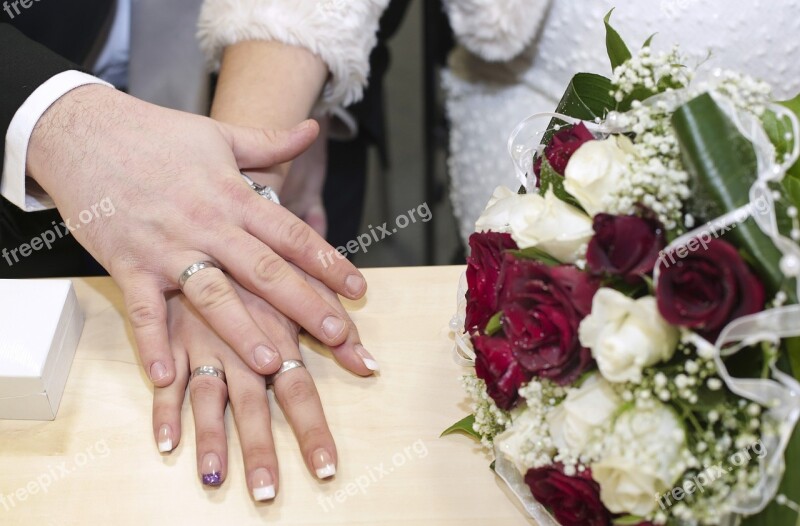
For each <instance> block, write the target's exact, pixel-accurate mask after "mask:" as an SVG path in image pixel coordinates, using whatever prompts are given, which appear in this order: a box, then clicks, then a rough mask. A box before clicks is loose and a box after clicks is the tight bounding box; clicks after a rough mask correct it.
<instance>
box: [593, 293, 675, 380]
mask: <svg viewBox="0 0 800 526" xmlns="http://www.w3.org/2000/svg"><path fill="white" fill-rule="evenodd" d="M578 336H579V337H580V340H581V345H583V346H584V347H587V348H589V349H591V350H592V356H594V359H595V360H597V366H598V368H599V369H600V373H601V374H602V375H603V376H604V377H605V378H606V379H607V380H609V381H611V382H638V381H640V380H641V378H642V369H643V368H645V367H650V366H652V365H655V364H657V363H659V362H662V361H667V360H669V359H670V358H672V355H673V354H674V353H675V347H676V345H677V344H678V336H679V333H678V330H677V329H676V328H675V327H673V326H672V325H670V324H669V323H667V322H666V320H664V318H662V317H661V314H660V313H659V312H658V306H657V305H656V299H655V298H653V297H652V296H646V297H644V298H640V299H638V300H634V299H631V298H629V297H627V296H625V295H624V294H622V293H620V292H617V291H616V290H614V289H609V288H602V289H600V290H598V291H597V294H595V296H594V300H593V301H592V313H591V314H590V315H589V316H587V317H586V318H584V319H583V321H582V322H581V325H580V327H579V328H578Z"/></svg>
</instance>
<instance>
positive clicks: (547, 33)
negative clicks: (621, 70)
mask: <svg viewBox="0 0 800 526" xmlns="http://www.w3.org/2000/svg"><path fill="white" fill-rule="evenodd" d="M612 7H616V10H615V11H614V14H613V16H612V24H613V25H614V26H615V28H616V29H617V30H618V31H619V32H620V34H621V35H622V37H623V38H624V39H625V41H626V42H627V43H628V45H629V46H630V47H631V48H634V47H638V46H641V44H642V43H643V42H644V41H645V40H646V39H647V37H648V36H650V35H651V34H652V33H658V35H657V36H656V37H655V40H654V44H653V47H654V49H656V50H659V49H668V48H670V47H671V46H672V45H673V44H680V46H681V49H682V51H683V53H684V54H686V55H689V56H690V57H691V58H692V59H693V60H694V61H695V62H696V63H700V62H702V61H703V60H704V59H705V58H706V57H707V56H708V54H709V52H710V53H711V58H710V59H709V60H708V62H707V63H706V64H705V65H704V66H703V67H704V68H708V70H712V69H714V68H716V67H728V68H735V69H738V70H741V71H742V72H744V73H748V74H750V75H753V76H755V77H758V78H761V79H763V80H766V81H768V82H770V83H771V84H772V85H773V87H774V88H775V95H776V96H777V97H780V98H789V97H793V96H794V95H796V94H797V93H798V92H800V55H799V54H798V52H800V2H798V1H797V0H772V1H767V0H591V1H589V0H553V1H548V0H449V1H448V2H447V11H448V14H449V15H450V19H451V22H452V23H453V26H454V30H455V31H456V34H457V37H458V39H459V42H460V43H461V46H460V47H459V49H457V50H456V51H455V52H454V53H453V55H452V56H451V60H450V68H449V70H448V71H447V72H445V77H444V83H445V88H446V90H447V111H448V115H449V118H450V122H451V125H452V134H451V138H450V148H451V157H450V159H449V170H450V175H451V181H452V188H451V199H452V202H453V206H454V209H455V213H456V216H457V218H458V221H459V228H460V232H461V235H462V237H463V238H464V239H465V240H466V238H467V237H468V236H469V235H470V234H471V233H472V232H473V231H474V225H475V220H476V219H477V218H478V216H479V215H480V213H481V212H482V210H483V208H484V206H485V204H486V202H487V201H488V199H489V197H490V195H491V193H492V191H493V190H494V188H495V186H497V185H500V184H504V185H507V186H510V187H512V188H514V187H515V185H517V184H518V183H517V182H516V178H515V176H514V169H513V166H512V164H511V160H510V158H509V156H508V153H507V151H506V141H507V138H508V135H509V133H510V132H511V130H512V129H513V128H514V126H515V125H516V124H517V122H519V121H520V120H522V119H523V118H525V117H527V116H528V115H530V114H533V113H538V112H545V111H553V110H554V109H555V107H556V105H557V103H558V100H559V99H560V98H561V95H562V94H563V92H564V90H565V88H566V86H567V84H568V82H569V80H570V78H571V77H572V75H574V74H575V73H577V72H580V71H588V72H595V73H600V74H605V75H609V74H610V65H609V63H608V58H607V55H606V50H605V29H604V27H603V16H604V15H605V14H606V13H607V12H608V11H609V10H610V9H611V8H612ZM484 59H488V60H494V61H498V62H487V61H486V60H484Z"/></svg>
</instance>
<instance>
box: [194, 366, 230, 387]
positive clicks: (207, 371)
mask: <svg viewBox="0 0 800 526" xmlns="http://www.w3.org/2000/svg"><path fill="white" fill-rule="evenodd" d="M196 376H213V377H214V378H219V379H220V380H222V381H223V382H225V383H228V382H226V381H225V371H223V370H222V369H217V368H216V367H214V366H213V365H201V366H200V367H198V368H197V369H195V370H194V371H192V378H190V379H193V378H195V377H196Z"/></svg>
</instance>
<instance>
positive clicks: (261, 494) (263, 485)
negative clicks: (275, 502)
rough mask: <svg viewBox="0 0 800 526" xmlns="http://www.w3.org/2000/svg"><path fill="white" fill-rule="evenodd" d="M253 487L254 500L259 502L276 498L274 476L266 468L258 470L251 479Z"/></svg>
mask: <svg viewBox="0 0 800 526" xmlns="http://www.w3.org/2000/svg"><path fill="white" fill-rule="evenodd" d="M251 482H252V485H253V499H254V500H257V501H259V502H262V501H265V500H272V499H274V498H275V483H274V482H273V480H272V475H271V474H270V472H269V470H268V469H266V468H258V469H257V470H255V471H254V472H253V476H252V478H251Z"/></svg>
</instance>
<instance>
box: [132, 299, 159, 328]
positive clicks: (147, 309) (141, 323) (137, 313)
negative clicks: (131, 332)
mask: <svg viewBox="0 0 800 526" xmlns="http://www.w3.org/2000/svg"><path fill="white" fill-rule="evenodd" d="M128 318H129V319H130V322H131V327H133V328H134V329H143V328H146V327H150V326H152V325H156V324H159V323H163V322H164V321H165V319H166V313H165V311H164V308H163V307H162V306H160V305H158V304H157V303H155V302H152V301H134V302H132V303H131V304H130V305H129V306H128Z"/></svg>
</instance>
